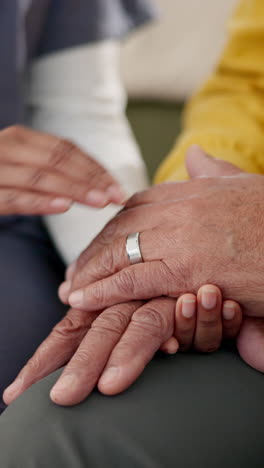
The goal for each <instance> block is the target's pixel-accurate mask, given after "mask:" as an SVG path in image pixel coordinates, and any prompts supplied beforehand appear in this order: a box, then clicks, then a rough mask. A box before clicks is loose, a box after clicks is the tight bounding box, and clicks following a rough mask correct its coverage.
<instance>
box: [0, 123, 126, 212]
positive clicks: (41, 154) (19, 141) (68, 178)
mask: <svg viewBox="0 0 264 468" xmlns="http://www.w3.org/2000/svg"><path fill="white" fill-rule="evenodd" d="M123 199H124V194H123V193H122V191H121V188H120V186H119V184H118V183H117V182H116V181H115V180H114V179H113V177H112V176H111V175H110V174H109V173H108V172H107V171H106V170H105V169H104V168H103V167H102V166H101V165H100V164H98V163H97V162H96V161H95V160H94V159H92V158H91V157H90V156H88V155H87V154H85V153H84V152H83V151H81V150H80V149H79V148H78V147H77V146H75V145H74V144H73V143H71V142H69V141H66V140H61V139H59V138H57V137H55V136H51V135H47V134H44V133H40V132H37V131H33V130H30V129H27V128H25V127H19V126H16V127H9V128H6V129H5V130H2V131H0V215H7V214H42V215H43V214H52V213H60V212H63V211H66V210H67V209H68V208H69V207H70V206H71V204H72V202H79V203H82V204H85V205H89V206H94V207H103V206H106V205H107V204H108V203H110V202H114V203H118V204H120V203H121V202H122V201H123Z"/></svg>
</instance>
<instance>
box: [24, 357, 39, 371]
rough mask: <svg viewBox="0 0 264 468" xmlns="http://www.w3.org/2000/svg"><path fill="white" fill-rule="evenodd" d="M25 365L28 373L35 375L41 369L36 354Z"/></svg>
mask: <svg viewBox="0 0 264 468" xmlns="http://www.w3.org/2000/svg"><path fill="white" fill-rule="evenodd" d="M26 366H27V372H28V373H29V374H31V375H37V374H38V373H39V372H40V371H41V369H42V366H41V359H40V357H39V356H38V354H35V355H34V356H33V357H32V358H30V359H29V361H28V362H27V364H26Z"/></svg>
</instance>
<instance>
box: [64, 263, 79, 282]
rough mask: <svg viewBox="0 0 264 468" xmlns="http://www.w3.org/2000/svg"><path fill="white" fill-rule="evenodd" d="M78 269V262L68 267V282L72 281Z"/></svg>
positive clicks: (66, 276) (66, 274) (66, 275)
mask: <svg viewBox="0 0 264 468" xmlns="http://www.w3.org/2000/svg"><path fill="white" fill-rule="evenodd" d="M76 268H77V262H73V263H72V264H71V265H70V266H68V268H67V270H66V273H65V278H66V280H67V281H69V280H71V279H72V277H73V275H74V273H75V270H76Z"/></svg>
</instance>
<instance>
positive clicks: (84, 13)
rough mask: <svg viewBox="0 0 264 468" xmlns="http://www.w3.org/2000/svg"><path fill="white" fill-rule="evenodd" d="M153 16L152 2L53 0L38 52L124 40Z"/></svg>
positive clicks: (43, 52)
mask: <svg viewBox="0 0 264 468" xmlns="http://www.w3.org/2000/svg"><path fill="white" fill-rule="evenodd" d="M153 16H155V11H154V7H153V4H152V2H151V0H51V1H50V5H49V10H48V14H47V17H46V21H45V24H44V28H43V32H42V36H41V40H40V42H39V45H38V50H37V51H36V52H37V55H42V54H46V53H49V52H52V51H56V50H59V49H63V48H67V47H73V46H76V45H79V44H85V43H89V42H94V41H98V40H103V39H110V38H120V37H122V36H124V35H126V34H127V33H128V32H129V31H130V30H131V29H133V28H135V27H137V26H140V25H141V24H143V23H145V22H146V21H148V20H150V19H151V18H153Z"/></svg>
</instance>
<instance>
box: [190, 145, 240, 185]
mask: <svg viewBox="0 0 264 468" xmlns="http://www.w3.org/2000/svg"><path fill="white" fill-rule="evenodd" d="M186 168H187V171H188V173H189V176H190V177H191V178H195V177H201V176H210V177H220V176H225V175H235V174H239V173H241V172H244V171H242V170H241V169H239V168H238V167H236V166H234V165H233V164H231V163H229V162H227V161H223V160H221V159H215V158H213V157H211V156H209V155H208V154H206V153H205V152H204V151H203V150H202V148H200V146H198V145H192V146H190V148H189V149H188V151H187V155H186Z"/></svg>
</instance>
